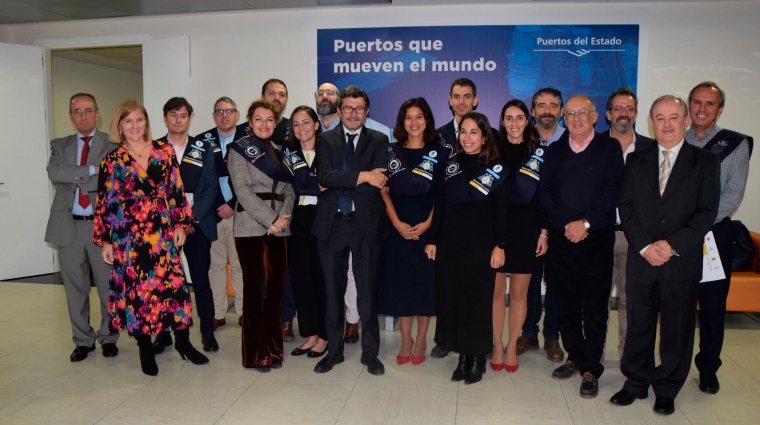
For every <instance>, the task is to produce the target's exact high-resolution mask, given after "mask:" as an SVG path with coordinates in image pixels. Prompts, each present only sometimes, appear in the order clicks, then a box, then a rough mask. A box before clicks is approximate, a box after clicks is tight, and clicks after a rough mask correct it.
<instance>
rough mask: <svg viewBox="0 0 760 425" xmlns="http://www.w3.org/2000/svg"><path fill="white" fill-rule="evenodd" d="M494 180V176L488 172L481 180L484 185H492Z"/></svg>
mask: <svg viewBox="0 0 760 425" xmlns="http://www.w3.org/2000/svg"><path fill="white" fill-rule="evenodd" d="M492 181H493V177H491V176H490V175H488V174H486V175H485V176H483V177H481V178H480V182H481V183H483V184H484V185H488V186H490V185H491V182H492Z"/></svg>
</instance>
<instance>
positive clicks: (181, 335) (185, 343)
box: [174, 329, 208, 364]
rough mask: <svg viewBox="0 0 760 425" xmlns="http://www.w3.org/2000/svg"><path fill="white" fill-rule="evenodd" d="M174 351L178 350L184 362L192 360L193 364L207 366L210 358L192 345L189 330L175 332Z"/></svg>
mask: <svg viewBox="0 0 760 425" xmlns="http://www.w3.org/2000/svg"><path fill="white" fill-rule="evenodd" d="M174 338H175V339H176V341H174V349H176V350H177V352H178V353H179V356H180V357H182V360H190V361H191V362H192V363H193V364H206V363H208V357H206V356H204V355H203V354H202V353H201V352H200V351H198V350H196V349H195V347H193V344H190V331H189V330H188V329H182V330H176V331H174Z"/></svg>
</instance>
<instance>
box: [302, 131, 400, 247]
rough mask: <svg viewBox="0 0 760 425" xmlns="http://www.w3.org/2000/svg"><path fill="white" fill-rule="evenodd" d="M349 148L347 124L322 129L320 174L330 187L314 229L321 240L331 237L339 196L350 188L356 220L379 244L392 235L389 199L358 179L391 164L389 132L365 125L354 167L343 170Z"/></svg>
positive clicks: (318, 154)
mask: <svg viewBox="0 0 760 425" xmlns="http://www.w3.org/2000/svg"><path fill="white" fill-rule="evenodd" d="M345 149H346V137H345V135H344V134H343V126H339V127H335V128H334V129H332V130H330V131H326V132H324V133H321V134H320V135H319V137H318V138H317V149H316V161H317V178H318V179H319V184H320V185H322V186H323V187H326V188H327V190H325V191H324V192H322V195H321V196H320V198H319V203H318V204H317V212H316V215H315V217H314V227H313V228H312V233H313V234H314V236H316V237H317V238H319V239H320V240H323V241H324V240H327V237H328V236H329V235H330V229H331V228H332V223H333V220H335V214H337V212H338V198H339V196H340V195H342V194H343V193H344V192H346V191H347V192H350V194H351V198H352V199H353V201H354V209H355V210H356V220H357V221H358V224H359V230H360V231H361V232H362V236H363V237H364V241H365V242H367V243H368V244H370V245H377V244H379V243H380V242H382V241H383V240H385V238H387V237H388V226H387V225H386V222H385V219H386V216H385V202H384V201H383V198H382V196H381V195H380V189H378V188H376V187H374V186H372V185H370V184H369V183H362V184H359V185H357V184H356V182H357V181H358V180H359V173H360V172H361V171H371V170H374V169H375V168H387V167H388V136H386V135H384V134H383V133H380V132H378V131H375V130H370V129H368V128H367V127H362V130H361V133H360V135H359V142H358V144H357V146H356V149H355V150H354V160H353V163H352V164H351V169H350V170H343V154H344V152H345Z"/></svg>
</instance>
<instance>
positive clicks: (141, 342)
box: [135, 335, 158, 376]
mask: <svg viewBox="0 0 760 425" xmlns="http://www.w3.org/2000/svg"><path fill="white" fill-rule="evenodd" d="M135 339H136V340H137V346H138V347H140V367H141V368H142V371H143V373H144V374H146V375H149V376H156V375H158V364H156V355H155V353H153V344H152V343H151V342H150V335H137V336H135Z"/></svg>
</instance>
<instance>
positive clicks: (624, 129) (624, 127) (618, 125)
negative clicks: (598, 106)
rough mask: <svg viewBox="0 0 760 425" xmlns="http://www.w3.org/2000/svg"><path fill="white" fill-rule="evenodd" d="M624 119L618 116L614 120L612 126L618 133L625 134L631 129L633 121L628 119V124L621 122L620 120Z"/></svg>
mask: <svg viewBox="0 0 760 425" xmlns="http://www.w3.org/2000/svg"><path fill="white" fill-rule="evenodd" d="M621 121H624V120H623V119H621V118H618V119H617V121H615V124H613V127H615V131H617V132H618V133H620V134H625V133H628V132H629V131H631V129H632V128H633V121H631V120H630V119H629V120H628V124H621V123H620V122H621Z"/></svg>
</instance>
